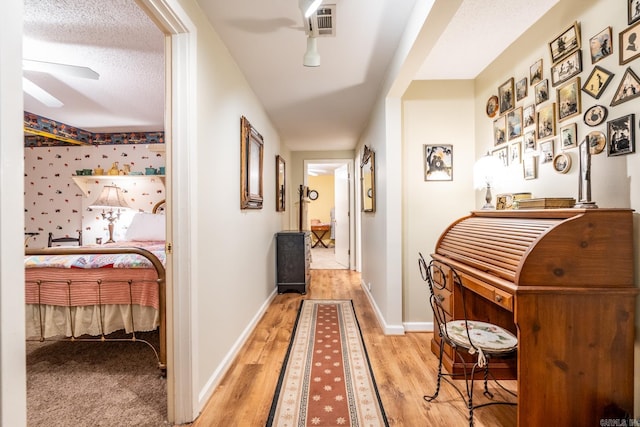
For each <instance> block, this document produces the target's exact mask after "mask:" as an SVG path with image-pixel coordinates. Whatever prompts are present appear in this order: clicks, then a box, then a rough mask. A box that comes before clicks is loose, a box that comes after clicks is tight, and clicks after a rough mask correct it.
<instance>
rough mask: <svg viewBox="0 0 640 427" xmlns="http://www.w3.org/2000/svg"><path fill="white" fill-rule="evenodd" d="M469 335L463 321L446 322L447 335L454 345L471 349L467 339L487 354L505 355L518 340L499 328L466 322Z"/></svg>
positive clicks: (514, 346) (473, 321) (472, 321)
mask: <svg viewBox="0 0 640 427" xmlns="http://www.w3.org/2000/svg"><path fill="white" fill-rule="evenodd" d="M467 325H468V327H469V333H468V334H467V331H466V328H465V321H464V320H452V321H450V322H447V324H446V325H445V327H446V328H447V331H446V332H447V335H448V336H449V338H450V339H451V341H453V342H454V343H455V344H457V345H459V346H462V347H465V348H472V346H471V345H470V343H469V337H471V341H472V343H473V345H474V346H475V347H476V348H478V349H480V350H483V351H484V352H487V353H507V352H510V351H513V350H514V349H515V348H516V347H517V346H518V338H516V336H515V335H513V334H512V333H511V332H509V331H507V330H506V329H504V328H501V327H500V326H497V325H494V324H491V323H485V322H479V321H476V320H467Z"/></svg>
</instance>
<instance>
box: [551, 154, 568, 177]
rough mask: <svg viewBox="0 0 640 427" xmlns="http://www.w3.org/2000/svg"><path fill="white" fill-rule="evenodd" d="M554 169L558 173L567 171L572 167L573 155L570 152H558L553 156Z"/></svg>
mask: <svg viewBox="0 0 640 427" xmlns="http://www.w3.org/2000/svg"><path fill="white" fill-rule="evenodd" d="M553 169H554V170H555V171H556V172H558V173H567V172H569V169H571V156H569V154H568V153H560V154H556V155H555V157H554V158H553Z"/></svg>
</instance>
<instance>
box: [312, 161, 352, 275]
mask: <svg viewBox="0 0 640 427" xmlns="http://www.w3.org/2000/svg"><path fill="white" fill-rule="evenodd" d="M352 165H353V162H352V160H351V159H330V160H305V162H304V175H305V176H304V180H305V184H306V185H307V187H308V188H309V205H308V215H307V217H308V219H309V226H310V229H311V239H312V241H311V244H312V248H311V269H328V270H336V269H350V268H351V266H352V265H353V262H352V259H351V254H352V253H353V251H352V250H351V245H352V242H353V239H352V237H351V236H352V230H353V225H352V224H351V215H350V212H351V211H352V197H351V194H353V189H352V182H351V176H352V172H351V171H352V169H353V166H352Z"/></svg>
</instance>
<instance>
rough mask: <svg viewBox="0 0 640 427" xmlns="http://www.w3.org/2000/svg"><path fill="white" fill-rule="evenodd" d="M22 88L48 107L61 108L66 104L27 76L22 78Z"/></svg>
mask: <svg viewBox="0 0 640 427" xmlns="http://www.w3.org/2000/svg"><path fill="white" fill-rule="evenodd" d="M22 90H24V91H25V92H26V93H28V94H29V95H31V96H32V97H34V98H35V99H37V100H38V101H40V102H42V103H43V104H44V105H46V106H47V107H52V108H59V107H62V106H63V105H64V104H63V103H62V102H61V101H60V100H59V99H58V98H56V97H55V96H53V95H51V94H50V93H49V92H47V91H46V90H44V89H42V88H41V87H40V86H38V85H36V84H35V83H33V82H32V81H31V80H28V79H26V78H25V77H23V78H22Z"/></svg>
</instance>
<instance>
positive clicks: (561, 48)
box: [549, 22, 580, 64]
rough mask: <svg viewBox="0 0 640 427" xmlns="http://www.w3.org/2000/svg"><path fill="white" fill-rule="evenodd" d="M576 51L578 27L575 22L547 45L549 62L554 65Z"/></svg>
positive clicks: (578, 44) (578, 45) (578, 46)
mask: <svg viewBox="0 0 640 427" xmlns="http://www.w3.org/2000/svg"><path fill="white" fill-rule="evenodd" d="M578 49H580V27H579V26H578V23H577V22H574V23H573V25H571V26H570V27H569V28H567V29H566V30H564V31H563V32H562V33H560V35H559V36H558V37H556V38H555V39H553V40H552V41H551V42H550V43H549V51H550V52H551V62H552V63H554V64H555V63H556V62H558V61H560V60H561V59H563V58H565V57H567V56H568V55H570V54H572V53H573V52H575V51H576V50H578Z"/></svg>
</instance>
